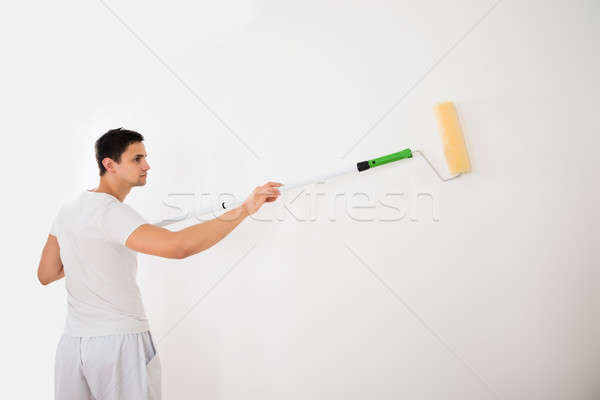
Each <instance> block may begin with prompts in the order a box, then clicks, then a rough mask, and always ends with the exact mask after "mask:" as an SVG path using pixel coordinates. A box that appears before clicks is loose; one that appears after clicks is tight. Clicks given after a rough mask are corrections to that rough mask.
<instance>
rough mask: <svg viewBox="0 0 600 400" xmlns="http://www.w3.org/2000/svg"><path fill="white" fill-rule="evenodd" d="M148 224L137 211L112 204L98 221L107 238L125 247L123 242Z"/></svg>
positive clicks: (115, 203)
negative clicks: (139, 227) (140, 227)
mask: <svg viewBox="0 0 600 400" xmlns="http://www.w3.org/2000/svg"><path fill="white" fill-rule="evenodd" d="M147 223H148V222H147V221H146V220H145V219H144V217H142V216H141V215H140V214H139V213H138V212H137V211H135V210H134V209H133V208H131V207H130V206H129V205H127V204H124V203H121V202H114V203H112V204H110V205H109V206H108V210H106V213H105V214H104V217H103V218H102V220H101V221H100V224H101V228H102V230H103V231H104V233H105V234H106V236H107V238H108V239H109V240H110V241H112V242H115V243H118V244H122V245H123V246H125V242H126V241H127V238H128V237H129V235H131V233H132V232H133V231H134V230H135V229H136V228H137V227H138V226H140V225H143V224H147Z"/></svg>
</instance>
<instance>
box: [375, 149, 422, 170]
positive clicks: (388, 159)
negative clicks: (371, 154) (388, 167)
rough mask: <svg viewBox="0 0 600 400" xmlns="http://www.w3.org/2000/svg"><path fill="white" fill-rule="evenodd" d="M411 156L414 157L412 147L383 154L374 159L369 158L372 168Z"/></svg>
mask: <svg viewBox="0 0 600 400" xmlns="http://www.w3.org/2000/svg"><path fill="white" fill-rule="evenodd" d="M411 157H412V151H410V149H404V150H402V151H399V152H397V153H392V154H388V155H387V156H381V157H377V158H374V159H372V160H369V166H370V167H371V168H373V167H378V166H380V165H383V164H387V163H391V162H394V161H398V160H402V159H403V158H411Z"/></svg>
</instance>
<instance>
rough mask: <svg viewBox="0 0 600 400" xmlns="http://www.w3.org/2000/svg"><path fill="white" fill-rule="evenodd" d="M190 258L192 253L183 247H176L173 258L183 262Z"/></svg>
mask: <svg viewBox="0 0 600 400" xmlns="http://www.w3.org/2000/svg"><path fill="white" fill-rule="evenodd" d="M189 256H190V252H189V251H188V250H187V249H186V248H185V247H183V246H177V247H175V250H174V252H173V257H172V258H175V259H177V260H183V259H184V258H188V257H189Z"/></svg>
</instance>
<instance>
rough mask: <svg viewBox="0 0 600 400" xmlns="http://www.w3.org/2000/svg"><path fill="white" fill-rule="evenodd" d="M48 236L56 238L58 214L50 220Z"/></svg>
mask: <svg viewBox="0 0 600 400" xmlns="http://www.w3.org/2000/svg"><path fill="white" fill-rule="evenodd" d="M50 234H51V235H52V236H55V237H58V214H56V216H55V217H54V219H53V220H52V225H51V226H50Z"/></svg>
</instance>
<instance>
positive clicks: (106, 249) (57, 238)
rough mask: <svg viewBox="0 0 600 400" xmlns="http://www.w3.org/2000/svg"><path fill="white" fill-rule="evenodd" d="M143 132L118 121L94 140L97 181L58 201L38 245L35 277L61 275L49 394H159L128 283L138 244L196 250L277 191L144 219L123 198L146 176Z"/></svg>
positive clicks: (168, 252)
mask: <svg viewBox="0 0 600 400" xmlns="http://www.w3.org/2000/svg"><path fill="white" fill-rule="evenodd" d="M143 140H144V137H143V136H142V135H141V134H139V133H137V132H134V131H130V130H125V129H122V128H119V129H113V130H110V131H108V132H106V133H105V134H104V135H102V136H101V137H100V138H99V139H98V140H97V141H96V143H95V149H96V160H97V162H98V167H99V169H100V184H99V185H98V187H97V188H96V189H93V190H84V191H83V192H82V193H81V194H80V195H79V196H77V198H75V199H74V200H72V201H70V202H67V203H66V204H64V205H63V207H62V208H61V209H60V211H59V212H58V214H57V215H56V217H55V218H54V221H53V222H52V227H51V228H50V234H49V235H48V240H47V242H46V245H45V247H44V250H43V251H42V257H41V260H40V265H39V267H38V278H39V280H40V282H41V283H42V284H43V285H47V284H49V283H51V282H53V281H56V280H58V279H60V278H62V277H65V286H66V289H67V299H68V313H67V319H66V323H65V328H64V332H63V335H62V336H61V339H60V341H59V344H58V347H57V350H56V362H55V398H56V399H57V400H63V399H69V400H71V399H78V400H83V399H90V400H91V399H94V400H109V399H110V400H117V399H128V400H129V399H160V397H161V380H160V372H161V367H160V360H159V358H158V354H157V352H156V348H155V345H154V340H153V338H152V335H151V333H150V330H149V324H148V319H147V317H146V315H145V311H144V306H143V303H142V299H141V296H140V291H139V288H138V286H137V283H136V273H137V253H138V252H139V253H145V254H151V255H155V256H160V257H166V258H176V259H183V258H186V257H189V256H191V255H194V254H196V253H199V252H201V251H203V250H206V249H208V248H209V247H211V246H213V245H215V244H216V243H218V242H219V241H220V240H221V239H223V238H224V237H225V236H227V234H229V233H230V232H231V231H232V230H233V229H234V228H235V227H236V226H238V225H239V224H240V223H241V222H242V221H243V220H244V219H245V218H246V217H247V216H249V215H251V214H254V213H255V212H256V211H258V210H259V209H260V207H261V206H262V205H263V204H264V203H268V202H273V201H275V200H276V199H277V198H278V196H279V195H280V192H279V189H277V187H278V186H281V184H280V183H277V182H268V183H266V184H265V185H263V186H259V187H256V188H255V189H254V191H253V192H252V193H251V194H250V196H249V197H248V198H247V199H246V201H245V202H244V203H243V204H242V205H241V206H239V207H237V208H234V209H232V210H230V211H228V212H226V213H225V214H223V215H222V216H220V217H218V218H215V219H213V220H210V221H206V222H203V223H200V224H196V225H192V226H189V227H187V228H185V229H182V230H180V231H176V232H174V231H170V230H167V229H164V228H161V227H158V226H154V225H151V224H149V223H147V222H146V220H145V219H144V218H143V217H142V216H141V215H140V214H138V213H137V212H136V211H135V210H134V209H133V208H131V207H130V206H129V205H127V204H125V203H123V201H124V200H125V197H126V196H127V194H128V193H129V191H130V190H131V188H132V187H134V186H143V185H145V184H146V180H147V179H148V170H149V169H150V166H149V165H148V162H147V160H146V157H147V154H146V149H145V147H144V144H143V143H142V142H143Z"/></svg>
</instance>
